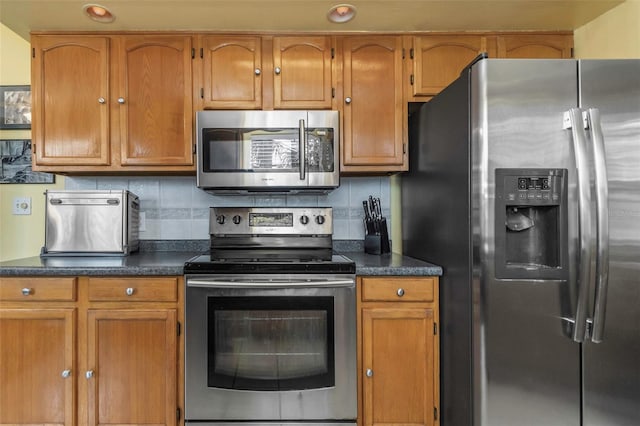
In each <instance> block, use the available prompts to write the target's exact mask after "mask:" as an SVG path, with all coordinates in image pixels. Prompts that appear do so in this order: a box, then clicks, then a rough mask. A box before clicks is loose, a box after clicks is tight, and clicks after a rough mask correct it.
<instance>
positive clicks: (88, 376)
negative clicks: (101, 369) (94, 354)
mask: <svg viewBox="0 0 640 426" xmlns="http://www.w3.org/2000/svg"><path fill="white" fill-rule="evenodd" d="M84 377H86V378H87V380H89V379H90V378H92V377H93V370H89V371H87V372H86V373H84Z"/></svg>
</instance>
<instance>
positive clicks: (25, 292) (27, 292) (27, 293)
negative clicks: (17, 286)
mask: <svg viewBox="0 0 640 426" xmlns="http://www.w3.org/2000/svg"><path fill="white" fill-rule="evenodd" d="M31 292H32V290H31V289H30V288H26V287H25V288H23V289H22V295H23V296H30V295H31Z"/></svg>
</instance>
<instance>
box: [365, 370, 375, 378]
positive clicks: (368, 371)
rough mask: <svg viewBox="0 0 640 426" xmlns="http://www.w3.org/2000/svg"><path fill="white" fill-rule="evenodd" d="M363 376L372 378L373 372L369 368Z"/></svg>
mask: <svg viewBox="0 0 640 426" xmlns="http://www.w3.org/2000/svg"><path fill="white" fill-rule="evenodd" d="M365 374H366V375H367V377H373V370H372V369H370V368H367V372H366V373H365Z"/></svg>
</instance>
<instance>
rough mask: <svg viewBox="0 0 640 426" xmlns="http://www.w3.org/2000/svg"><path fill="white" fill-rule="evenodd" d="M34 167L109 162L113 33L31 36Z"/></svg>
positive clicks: (105, 163) (38, 168)
mask: <svg viewBox="0 0 640 426" xmlns="http://www.w3.org/2000/svg"><path fill="white" fill-rule="evenodd" d="M31 43H32V47H33V61H32V69H31V84H32V99H33V111H32V113H33V117H32V139H33V146H34V169H37V170H42V169H41V168H40V166H51V165H78V164H81V165H108V164H109V163H110V151H109V100H110V92H109V39H108V38H107V37H92V36H33V37H32V38H31Z"/></svg>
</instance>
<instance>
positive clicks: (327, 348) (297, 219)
mask: <svg viewBox="0 0 640 426" xmlns="http://www.w3.org/2000/svg"><path fill="white" fill-rule="evenodd" d="M331 213H332V210H331V209H330V208H317V207H314V208H211V210H210V241H211V247H210V251H209V252H208V253H206V254H203V255H201V256H197V257H195V258H193V259H191V260H189V261H188V262H187V263H186V264H185V275H186V310H185V316H186V321H185V322H186V324H185V420H186V421H187V422H199V423H203V422H204V423H216V424H218V425H219V424H220V423H224V422H233V424H234V425H236V426H237V425H238V422H247V424H248V423H251V424H252V425H256V424H261V423H269V424H270V425H273V424H274V423H275V424H295V423H304V424H306V425H309V424H312V425H321V424H331V425H336V424H337V425H340V424H344V425H350V426H353V425H355V422H356V416H357V402H356V392H357V389H356V296H355V292H356V290H355V265H354V263H353V262H352V261H351V260H349V259H347V258H346V257H344V256H339V255H335V254H333V251H332V227H333V226H332V216H331ZM240 424H243V423H240Z"/></svg>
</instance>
